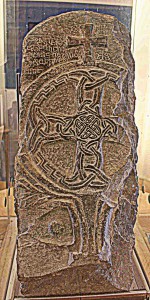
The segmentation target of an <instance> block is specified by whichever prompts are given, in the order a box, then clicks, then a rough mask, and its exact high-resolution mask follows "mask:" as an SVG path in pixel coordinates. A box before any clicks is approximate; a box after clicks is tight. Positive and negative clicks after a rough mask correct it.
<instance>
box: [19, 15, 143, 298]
mask: <svg viewBox="0 0 150 300" xmlns="http://www.w3.org/2000/svg"><path fill="white" fill-rule="evenodd" d="M133 81H134V62H133V58H132V55H131V51H130V36H129V33H128V32H127V30H126V28H125V26H124V25H122V24H121V23H120V22H119V21H118V20H117V19H116V18H114V17H112V16H108V15H101V14H98V13H93V12H85V11H78V12H70V13H66V14H62V15H59V16H57V17H52V18H49V19H47V20H46V21H44V22H42V23H40V24H39V25H37V26H36V27H34V29H33V30H32V31H31V32H29V34H28V35H27V36H26V38H25V40H24V45H23V63H22V96H23V98H22V108H21V113H20V137H19V151H18V155H17V158H16V210H17V215H18V229H19V237H18V275H19V280H20V282H21V283H22V293H23V295H27V296H54V295H75V294H76V295H80V294H89V293H93V294H94V293H95V294H96V293H103V292H115V291H119V290H129V289H130V286H131V284H132V280H133V272H132V250H133V246H134V235H133V226H134V223H135V218H136V208H137V180H136V168H135V163H136V159H137V157H136V147H137V129H136V126H135V123H134V116H133V114H134V104H135V96H134V87H133Z"/></svg>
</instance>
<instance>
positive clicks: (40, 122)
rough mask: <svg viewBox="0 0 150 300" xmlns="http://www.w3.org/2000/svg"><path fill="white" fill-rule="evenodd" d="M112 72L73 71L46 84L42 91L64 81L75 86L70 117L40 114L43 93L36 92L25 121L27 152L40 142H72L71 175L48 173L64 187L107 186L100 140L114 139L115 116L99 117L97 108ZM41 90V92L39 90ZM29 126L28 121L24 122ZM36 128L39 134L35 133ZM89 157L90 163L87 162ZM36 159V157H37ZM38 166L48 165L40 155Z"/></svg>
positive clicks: (115, 136)
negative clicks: (73, 110) (74, 108)
mask: <svg viewBox="0 0 150 300" xmlns="http://www.w3.org/2000/svg"><path fill="white" fill-rule="evenodd" d="M117 79H118V76H117V75H116V74H113V73H110V72H105V71H103V70H102V71H101V72H100V71H99V70H98V71H97V70H96V69H92V70H89V71H87V70H77V71H72V72H70V73H68V74H65V75H63V76H60V77H58V78H57V80H56V79H55V80H53V81H51V83H50V84H49V86H47V87H46V90H45V93H47V91H48V92H50V91H51V92H52V91H56V90H57V88H58V87H60V86H61V85H62V84H64V83H67V81H68V80H71V81H73V82H75V84H76V89H77V102H78V110H77V113H76V114H74V115H73V116H60V115H59V116H57V115H56V114H47V115H46V114H44V113H43V112H42V109H41V108H40V105H41V104H42V103H43V101H44V99H45V96H44V97H43V94H40V93H39V95H38V101H34V102H33V103H32V105H31V108H30V115H29V122H30V127H31V129H32V130H31V132H30V136H29V139H28V147H29V150H30V153H31V154H32V155H34V154H35V153H36V151H37V149H38V148H39V147H40V146H41V143H44V141H45V142H46V143H53V142H56V141H61V140H66V141H74V142H76V147H77V150H76V162H75V165H74V172H73V175H72V176H71V177H68V176H63V175H61V174H59V172H57V171H55V170H54V172H53V174H52V175H51V179H52V180H56V181H57V183H58V184H59V185H60V186H63V187H64V188H67V189H71V190H76V189H82V188H84V187H86V186H88V187H90V188H94V189H98V190H103V188H104V187H106V186H107V185H108V182H109V178H108V177H107V176H106V175H105V173H104V172H103V171H102V169H101V163H102V161H101V150H100V148H101V147H100V145H101V143H102V141H103V140H104V139H109V138H111V139H113V140H114V141H115V140H116V139H117V123H116V122H115V117H114V116H112V117H109V118H106V117H105V118H103V117H102V115H101V112H100V110H99V103H100V97H101V93H102V87H103V85H104V83H105V82H107V81H108V80H109V81H116V80H117ZM87 91H90V92H91V93H92V98H87V96H86V92H87ZM42 93H43V91H42ZM28 126H29V124H28ZM37 131H39V135H38V136H37V135H36V132H37ZM88 157H89V158H90V157H91V160H92V163H91V162H90V163H87V161H88ZM38 159H39V156H38ZM39 165H40V167H42V168H43V169H44V168H46V167H47V168H48V165H47V166H46V163H45V161H44V158H41V160H40V163H39Z"/></svg>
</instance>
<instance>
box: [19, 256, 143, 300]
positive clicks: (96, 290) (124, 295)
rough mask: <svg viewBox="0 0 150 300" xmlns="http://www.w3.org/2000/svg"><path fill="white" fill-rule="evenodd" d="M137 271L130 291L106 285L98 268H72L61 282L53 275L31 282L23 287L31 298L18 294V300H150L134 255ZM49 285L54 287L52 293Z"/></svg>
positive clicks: (23, 290)
mask: <svg viewBox="0 0 150 300" xmlns="http://www.w3.org/2000/svg"><path fill="white" fill-rule="evenodd" d="M89 269H90V272H89ZM91 270H92V272H91ZM133 270H134V281H133V283H132V287H131V291H130V292H126V291H119V290H117V289H115V288H114V287H113V286H112V285H110V283H109V282H106V280H104V278H102V276H99V275H98V274H97V275H96V274H95V266H90V268H88V266H85V267H84V268H83V267H82V272H81V270H80V269H79V268H77V269H76V270H75V269H74V270H72V269H70V270H68V272H66V270H65V271H62V272H60V274H59V275H58V277H57V279H56V277H53V276H45V277H42V278H32V279H30V280H27V281H26V282H25V283H24V285H23V286H22V292H25V293H26V295H27V296H26V297H23V295H22V294H21V292H18V291H17V292H16V298H15V300H32V297H34V300H53V299H57V300H63V299H65V300H69V299H74V300H86V299H88V300H98V299H100V300H103V299H111V300H113V299H120V300H122V299H128V300H132V299H135V300H136V299H137V300H142V299H143V300H144V299H147V297H148V294H149V292H148V290H149V288H148V285H147V282H146V279H145V277H144V274H143V272H142V269H141V267H140V265H139V262H138V259H137V256H136V254H135V253H134V255H133ZM76 272H77V273H78V282H77V280H76V281H75V278H77V276H75V275H76ZM60 278H61V280H60ZM68 282H69V284H68ZM52 283H53V284H52ZM66 283H67V285H66ZM49 286H51V287H52V288H51V290H50V288H49ZM66 286H67V287H66ZM68 286H70V290H68ZM100 289H101V293H100ZM85 290H86V293H85ZM87 291H88V292H87ZM37 295H40V296H37ZM60 295H61V296H60ZM62 295H63V296H62ZM54 296H55V297H54ZM41 297H42V298H41ZM56 297H57V298H56Z"/></svg>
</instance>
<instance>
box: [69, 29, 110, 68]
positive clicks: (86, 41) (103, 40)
mask: <svg viewBox="0 0 150 300" xmlns="http://www.w3.org/2000/svg"><path fill="white" fill-rule="evenodd" d="M92 32H93V24H85V27H84V36H83V37H77V36H73V37H71V36H68V47H69V48H71V47H77V46H83V47H84V53H85V62H86V63H89V62H92V61H93V59H94V56H93V53H92V52H93V51H92V48H93V47H98V48H107V37H106V36H103V35H101V36H98V37H93V34H92Z"/></svg>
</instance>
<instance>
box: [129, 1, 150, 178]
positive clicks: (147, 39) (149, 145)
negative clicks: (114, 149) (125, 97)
mask: <svg viewBox="0 0 150 300" xmlns="http://www.w3.org/2000/svg"><path fill="white" fill-rule="evenodd" d="M134 9H135V16H134V19H133V24H132V34H133V56H134V59H135V94H136V98H137V100H136V109H135V120H136V124H137V126H138V129H139V145H138V156H139V162H138V175H139V177H140V178H143V179H147V180H150V0H136V1H134Z"/></svg>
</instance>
